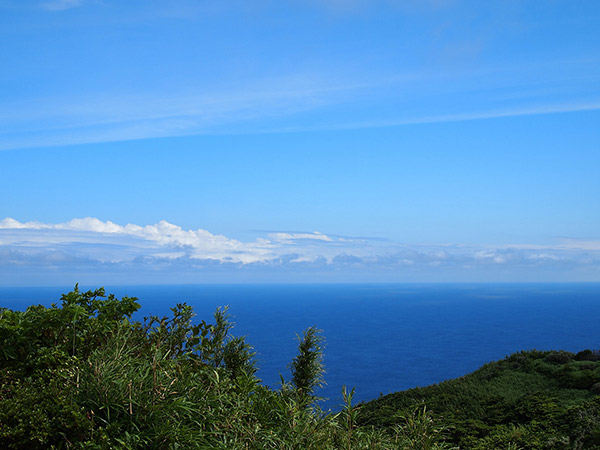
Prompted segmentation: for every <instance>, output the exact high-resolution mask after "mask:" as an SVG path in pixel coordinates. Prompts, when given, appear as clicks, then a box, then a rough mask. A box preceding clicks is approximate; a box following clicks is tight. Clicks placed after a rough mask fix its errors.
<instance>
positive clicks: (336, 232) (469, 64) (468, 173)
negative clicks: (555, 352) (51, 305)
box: [0, 0, 600, 285]
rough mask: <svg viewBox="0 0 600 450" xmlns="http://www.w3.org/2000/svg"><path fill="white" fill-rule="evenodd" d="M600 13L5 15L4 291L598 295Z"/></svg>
mask: <svg viewBox="0 0 600 450" xmlns="http://www.w3.org/2000/svg"><path fill="white" fill-rule="evenodd" d="M598 30H600V4H599V3H598V2H596V1H577V2H573V1H567V0H565V1H554V0H548V1H527V0H523V1H511V0H509V1H486V2H481V1H459V0H420V1H417V0H387V1H377V0H372V1H366V0H365V1H362V0H303V1H301V0H297V1H262V0H257V1H252V2H242V1H226V2H209V1H199V0H194V1H191V0H189V1H186V0H173V1H170V2H162V1H152V0H143V1H142V0H133V1H127V2H123V1H113V0H40V1H37V0H30V1H22V0H19V1H16V0H0V42H1V45H0V67H2V70H1V71H0V92H1V94H2V95H0V193H1V196H0V284H3V285H12V284H72V283H74V282H77V281H80V282H85V283H89V284H105V283H150V282H160V283H171V282H172V283H180V282H185V283H196V282H198V283H203V282H253V281H257V282H277V281H282V282H348V281H361V282H369V281H373V282H382V281H418V282H427V281H600V231H599V230H600V176H599V173H600V169H599V167H600V32H599V31H598Z"/></svg>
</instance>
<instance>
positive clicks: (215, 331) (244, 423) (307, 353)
mask: <svg viewBox="0 0 600 450" xmlns="http://www.w3.org/2000/svg"><path fill="white" fill-rule="evenodd" d="M139 308H140V305H139V303H138V302H137V299H136V298H133V297H125V298H122V299H120V300H119V299H116V298H115V297H114V296H113V295H108V296H106V295H105V292H104V289H97V290H93V291H87V292H81V291H80V290H79V289H78V286H75V289H74V290H73V291H72V292H70V293H68V294H65V295H63V296H62V297H61V304H60V305H56V304H53V305H52V306H51V307H49V308H45V307H43V306H30V307H29V308H27V310H26V311H22V312H20V311H10V310H7V309H0V448H6V449H33V450H35V449H76V448H80V449H95V450H96V449H97V450H100V449H177V448H180V449H223V450H238V449H239V450H263V449H281V450H329V449H330V450H334V449H336V450H337V449H345V450H391V449H403V450H411V449H420V450H426V449H430V450H439V449H450V448H458V446H460V448H461V449H475V450H483V449H507V450H508V449H510V450H528V449H560V450H567V449H594V448H600V397H599V396H598V395H597V394H598V386H599V383H600V358H598V357H597V353H595V352H591V351H590V352H580V353H578V354H577V355H573V354H571V353H567V352H536V351H532V352H521V353H518V354H515V355H511V356H510V357H507V358H506V359H505V360H503V361H499V362H496V363H491V364H487V365H485V366H483V367H482V368H481V369H479V370H478V371H476V372H474V373H473V374H470V375H467V376H465V377H461V378H459V379H456V380H449V381H447V382H444V383H440V384H438V385H435V386H429V387H427V388H419V389H411V390H408V391H405V392H400V393H396V394H392V395H389V396H386V397H382V398H380V399H378V400H376V401H373V402H370V403H367V404H358V405H355V404H353V397H354V393H355V390H354V388H353V389H352V390H350V391H348V390H347V389H346V388H345V387H344V389H343V390H342V398H343V401H344V404H343V408H342V410H341V411H340V412H338V413H335V414H334V413H331V412H324V411H322V410H321V409H320V408H319V406H318V402H317V400H318V397H317V396H316V395H315V390H316V388H318V387H319V386H321V385H322V384H323V383H324V379H323V373H324V367H323V343H324V341H323V337H322V336H321V335H320V331H319V330H317V329H316V328H314V327H311V328H308V329H307V330H305V331H304V332H303V334H302V336H300V337H298V341H299V342H298V354H297V356H296V357H295V358H294V359H293V361H292V362H291V364H290V368H291V369H292V378H291V382H289V383H286V382H285V381H283V380H282V386H281V389H279V390H273V389H270V388H268V387H266V386H263V385H262V384H261V383H260V380H258V378H257V377H256V375H255V372H256V368H255V363H254V352H253V349H252V347H250V345H248V344H247V343H246V342H245V340H244V339H243V338H240V337H233V336H232V335H231V329H232V326H233V325H232V323H231V322H230V318H229V315H228V312H227V309H226V308H219V309H217V310H216V312H215V314H214V317H213V321H212V323H208V322H206V321H204V320H200V321H198V320H195V317H194V313H193V311H192V308H191V307H190V306H188V305H185V304H178V305H176V306H175V307H173V308H172V309H171V314H170V315H169V316H165V317H155V316H152V317H148V318H145V319H144V320H143V321H136V320H133V314H134V313H135V312H136V311H137V310H138V309H139ZM432 411H433V412H435V414H434V413H433V412H432Z"/></svg>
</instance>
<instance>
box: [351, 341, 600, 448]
mask: <svg viewBox="0 0 600 450" xmlns="http://www.w3.org/2000/svg"><path fill="white" fill-rule="evenodd" d="M578 355H580V356H577V355H573V354H572V353H568V352H564V351H559V352H540V351H535V350H534V351H530V352H520V353H516V354H514V355H511V356H509V357H507V358H506V359H504V360H502V361H498V362H494V363H490V364H486V365H485V366H483V367H482V368H480V369H479V370H477V371H475V372H473V373H472V374H469V375H466V376H464V377H460V378H457V379H454V380H448V381H445V382H442V383H439V384H437V385H432V386H428V387H425V388H416V389H410V390H407V391H404V392H398V393H395V394H390V395H388V396H385V397H382V398H380V399H377V400H373V401H372V402H369V403H367V404H365V405H363V407H362V413H361V418H360V420H359V425H361V426H377V427H384V428H393V426H394V423H395V418H394V414H398V413H400V414H407V413H410V412H411V408H414V405H419V404H426V405H427V408H430V409H431V410H432V411H435V413H436V416H435V421H436V423H437V426H440V427H445V428H447V431H448V435H447V439H446V440H447V441H448V442H451V443H453V444H455V445H458V446H460V448H461V449H492V448H508V447H509V446H510V447H512V448H520V449H522V450H526V449H546V448H548V449H550V448H553V449H558V448H560V449H563V448H564V449H571V448H573V449H575V448H596V447H593V445H597V444H596V441H595V437H594V436H596V434H595V433H598V434H599V435H600V433H599V432H598V431H596V430H597V418H598V414H597V410H596V409H594V406H593V405H594V403H593V401H594V400H593V399H594V398H598V397H594V396H595V395H597V394H596V392H595V388H594V386H595V383H598V382H599V381H600V372H599V371H600V361H597V360H594V359H593V357H592V355H594V353H593V352H591V351H590V352H589V353H588V352H586V353H583V354H578ZM582 355H583V356H582ZM589 402H591V403H589ZM583 405H587V406H585V407H584V406H583ZM580 408H583V409H580ZM576 430H579V431H576ZM582 436H585V438H584V437H582ZM588 442H593V443H594V444H588ZM582 443H583V444H582ZM581 445H583V446H581ZM587 445H592V446H587ZM586 446H587V447H586ZM599 448H600V447H599Z"/></svg>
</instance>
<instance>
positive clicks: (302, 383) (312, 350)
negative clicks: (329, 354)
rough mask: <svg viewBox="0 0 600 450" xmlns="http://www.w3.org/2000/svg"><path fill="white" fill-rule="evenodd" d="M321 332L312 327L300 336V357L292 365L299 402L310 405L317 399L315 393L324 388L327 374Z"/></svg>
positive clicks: (293, 379)
mask: <svg viewBox="0 0 600 450" xmlns="http://www.w3.org/2000/svg"><path fill="white" fill-rule="evenodd" d="M320 332H321V331H320V330H318V329H317V328H315V327H310V328H308V329H306V330H304V332H303V334H302V337H300V336H298V337H297V338H298V355H297V356H296V357H295V358H294V359H293V361H292V362H291V364H290V368H291V369H292V384H293V386H294V388H295V389H296V393H297V396H298V401H299V402H300V403H301V404H309V403H311V402H312V401H314V400H315V399H316V397H315V396H314V391H315V389H316V388H317V387H322V386H323V383H324V380H323V374H324V372H325V369H324V366H323V343H324V339H323V337H322V336H321V335H320Z"/></svg>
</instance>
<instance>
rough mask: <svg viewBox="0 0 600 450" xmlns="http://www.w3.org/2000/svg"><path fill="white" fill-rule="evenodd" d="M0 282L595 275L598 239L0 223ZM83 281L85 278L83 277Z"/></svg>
mask: <svg viewBox="0 0 600 450" xmlns="http://www.w3.org/2000/svg"><path fill="white" fill-rule="evenodd" d="M0 268H1V269H2V270H0V283H2V284H5V285H9V284H21V283H24V282H27V283H28V284H44V283H46V284H48V283H50V284H54V283H59V282H60V283H67V282H68V283H71V282H75V281H89V282H92V283H105V282H128V283H144V282H224V281H246V282H248V281H261V282H265V281H268V282H277V281H347V282H351V281H600V240H598V241H596V240H576V239H563V240H561V241H560V242H558V243H557V244H556V245H552V246H540V245H529V244H518V245H517V244H515V245H506V246H492V245H478V246H474V245H460V244H446V245H439V244H418V245H416V244H412V245H408V244H402V243H397V242H390V241H385V240H381V239H369V238H363V237H361V238H356V237H343V236H334V235H327V234H324V233H320V232H318V231H315V232H297V231H296V232H288V231H277V232H265V233H264V234H263V235H261V236H260V237H258V238H256V239H255V240H253V241H249V242H243V241H240V240H236V239H232V238H229V237H227V236H223V235H218V234H213V233H211V232H209V231H207V230H203V229H196V230H186V229H183V228H182V227H180V226H177V225H174V224H171V223H169V222H167V221H164V220H163V221H160V222H158V223H156V224H152V225H144V226H142V225H136V224H126V225H119V224H116V223H113V222H111V221H102V220H99V219H97V218H91V217H87V218H78V219H73V220H70V221H68V222H64V223H58V224H50V223H42V222H20V221H18V220H15V219H12V218H5V219H4V220H1V221H0ZM82 278H83V280H82Z"/></svg>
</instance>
